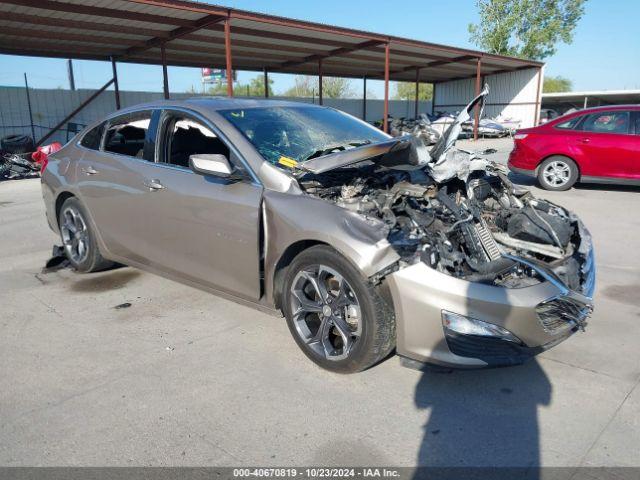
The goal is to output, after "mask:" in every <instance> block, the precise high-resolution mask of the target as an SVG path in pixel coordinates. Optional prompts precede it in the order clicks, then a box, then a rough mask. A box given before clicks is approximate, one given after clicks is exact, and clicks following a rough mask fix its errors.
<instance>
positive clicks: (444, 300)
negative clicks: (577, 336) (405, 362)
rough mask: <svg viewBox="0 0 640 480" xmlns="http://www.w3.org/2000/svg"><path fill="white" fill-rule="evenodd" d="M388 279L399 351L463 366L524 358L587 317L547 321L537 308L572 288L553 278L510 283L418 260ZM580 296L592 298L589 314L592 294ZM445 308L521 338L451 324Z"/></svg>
mask: <svg viewBox="0 0 640 480" xmlns="http://www.w3.org/2000/svg"><path fill="white" fill-rule="evenodd" d="M387 282H388V285H389V289H390V291H391V295H392V298H393V304H394V309H395V313H396V329H397V352H398V354H399V355H401V356H403V357H407V358H409V359H411V360H415V361H418V362H426V363H434V364H438V365H444V366H451V367H457V368H480V367H489V366H493V367H495V366H506V365H515V364H519V363H522V362H524V361H525V360H527V359H528V358H531V357H532V356H534V355H537V354H538V353H540V352H542V351H544V350H546V349H548V348H551V347H552V346H554V345H556V344H558V343H560V342H561V341H563V340H565V339H566V338H568V337H569V336H570V335H572V334H573V333H574V332H575V331H576V330H577V329H578V325H579V323H580V322H581V321H583V320H584V318H580V319H578V321H577V322H572V321H571V320H569V319H568V320H567V321H564V322H563V324H562V325H559V326H558V327H559V328H555V329H551V328H549V327H548V325H547V326H545V325H544V324H543V322H542V321H541V320H540V318H539V316H538V313H537V310H536V309H537V308H538V307H539V306H540V305H541V304H545V302H547V303H548V302H549V301H551V300H553V299H557V298H565V295H567V294H568V293H569V292H567V290H566V289H564V288H563V287H562V286H561V285H558V284H556V283H555V282H551V281H545V282H543V283H540V284H537V285H533V286H530V287H523V288H511V289H509V288H503V287H496V286H492V285H484V284H479V283H474V282H468V281H466V280H461V279H458V278H455V277H451V276H449V275H446V274H444V273H441V272H438V271H436V270H433V269H431V268H429V267H427V266H426V265H425V264H423V263H417V264H415V265H412V266H410V267H407V268H404V269H402V270H400V271H398V272H395V273H393V274H392V275H389V276H388V277H387ZM569 294H570V295H572V294H571V293H569ZM579 297H580V300H582V301H585V302H587V303H585V312H584V314H585V315H588V313H590V309H591V305H590V304H588V302H589V300H588V299H587V298H586V297H582V296H579ZM443 310H446V311H449V312H454V313H456V314H459V315H463V316H466V317H471V318H473V319H476V320H480V321H482V322H486V323H490V324H493V325H498V326H499V327H502V328H504V329H506V330H508V331H509V332H511V333H512V334H513V335H514V336H515V337H517V339H519V340H520V341H521V343H516V342H513V341H508V340H505V339H501V338H496V337H486V336H479V335H467V334H460V333H459V332H454V331H450V330H448V329H445V328H443V324H442V311H443ZM562 314H563V315H564V312H563V313H562ZM580 314H582V312H580ZM563 318H564V317H563Z"/></svg>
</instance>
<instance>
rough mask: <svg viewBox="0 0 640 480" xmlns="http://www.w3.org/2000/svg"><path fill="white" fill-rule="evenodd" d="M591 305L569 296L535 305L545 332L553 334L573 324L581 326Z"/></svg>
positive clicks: (590, 310)
mask: <svg viewBox="0 0 640 480" xmlns="http://www.w3.org/2000/svg"><path fill="white" fill-rule="evenodd" d="M592 311H593V307H592V306H591V305H589V304H585V303H582V302H581V301H579V300H577V299H574V298H571V297H564V296H561V297H556V298H552V299H551V300H547V301H544V302H541V303H539V304H538V306H537V307H536V314H537V316H538V321H539V322H540V325H542V328H543V329H544V331H545V332H547V333H550V334H552V335H555V334H557V333H560V332H562V331H564V330H568V329H570V328H573V327H575V326H578V327H579V328H583V329H584V326H585V325H586V324H587V318H588V317H589V316H590V315H591V312H592Z"/></svg>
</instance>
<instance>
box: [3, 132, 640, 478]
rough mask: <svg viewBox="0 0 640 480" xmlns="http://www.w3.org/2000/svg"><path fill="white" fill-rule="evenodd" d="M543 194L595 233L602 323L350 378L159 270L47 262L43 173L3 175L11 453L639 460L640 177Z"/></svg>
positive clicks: (49, 239)
mask: <svg viewBox="0 0 640 480" xmlns="http://www.w3.org/2000/svg"><path fill="white" fill-rule="evenodd" d="M490 144H491V145H498V146H499V147H500V151H501V153H500V154H498V155H496V156H495V157H496V158H498V159H499V160H501V161H504V159H505V152H508V150H509V149H510V143H509V141H508V140H506V141H505V140H501V141H497V142H495V141H494V142H483V143H481V145H480V146H478V145H477V144H476V145H472V148H476V149H479V148H484V147H485V146H488V145H490ZM515 180H516V181H518V182H519V183H524V184H527V185H531V182H528V181H527V180H526V179H523V178H516V179H515ZM531 188H533V190H535V193H536V194H538V195H540V196H543V197H547V198H549V199H551V200H553V201H557V202H560V203H562V204H564V205H566V206H568V207H569V208H571V209H573V210H575V211H576V212H577V213H578V214H579V215H581V216H582V218H583V219H584V221H585V223H586V224H587V225H588V227H589V228H590V229H591V232H592V234H593V236H594V240H595V245H596V247H597V260H598V268H599V275H598V288H597V292H596V299H595V300H596V311H595V314H594V316H593V318H592V321H591V323H590V325H589V326H588V328H587V331H586V333H579V334H576V335H575V336H574V337H573V338H571V339H569V340H568V341H566V342H565V343H563V344H561V345H559V346H558V347H556V348H554V349H552V350H551V351H549V352H546V353H544V354H543V355H541V356H540V357H538V359H537V360H536V361H533V362H531V363H529V364H527V365H525V366H521V367H513V368H504V369H498V370H485V371H467V372H454V373H450V374H442V373H421V372H418V371H414V370H409V369H406V368H402V367H401V366H400V365H399V362H398V360H397V358H391V359H389V360H387V361H386V362H384V363H382V364H380V365H378V366H376V367H375V368H372V369H370V370H368V371H366V372H364V373H361V374H357V375H350V376H342V375H335V374H331V373H328V372H325V371H323V370H320V369H319V368H317V367H315V366H314V365H313V364H312V363H311V362H310V361H308V360H307V359H306V357H305V356H304V355H303V354H302V353H301V352H300V350H299V349H298V348H297V346H296V345H295V343H294V342H293V340H292V338H291V337H290V335H289V332H288V330H287V327H286V324H285V322H284V320H283V319H280V318H275V317H272V316H268V315H265V314H262V313H259V312H257V311H255V310H252V309H249V308H246V307H242V306H239V305H236V304H234V303H231V302H229V301H226V300H221V299H219V298H217V297H215V296H212V295H209V294H206V293H203V292H200V291H198V290H195V289H192V288H189V287H186V286H182V285H180V284H177V283H174V282H171V281H168V280H165V279H162V278H160V277H157V276H154V275H151V274H147V273H143V272H140V271H138V270H135V269H132V268H122V269H118V270H112V271H109V272H104V273H100V274H92V275H81V274H76V273H73V272H72V271H69V270H62V271H59V272H57V273H50V274H41V273H40V270H41V268H42V266H43V265H44V263H45V261H46V260H47V258H48V257H49V254H50V251H51V246H52V245H53V244H54V242H57V238H56V237H55V236H54V235H53V234H52V233H51V232H50V231H49V229H48V227H47V225H46V222H45V219H44V207H43V203H42V199H41V196H40V185H39V181H38V180H23V181H11V182H2V183H0V286H1V288H0V312H1V313H0V465H4V466H7V465H74V466H76V465H77V466H87V465H91V466H110V465H121V466H128V465H173V466H178V465H189V466H198V465H217V466H222V465H229V466H240V465H262V466H264V465H298V466H300V465H360V466H362V465H371V464H373V465H396V466H401V465H407V466H410V465H416V464H418V463H419V464H422V465H439V466H478V465H484V466H503V465H508V466H537V465H544V466H580V465H596V466H640V454H639V453H638V452H640V388H638V383H639V381H640V348H638V345H640V300H639V295H640V294H639V292H640V235H639V234H640V216H639V215H638V211H640V189H631V188H627V189H624V188H615V187H597V186H589V187H579V188H575V189H572V190H571V191H569V192H565V193H548V192H543V191H540V190H539V189H537V188H536V187H531ZM125 302H129V303H131V307H130V308H122V309H118V308H115V307H116V306H117V305H120V304H122V303H125Z"/></svg>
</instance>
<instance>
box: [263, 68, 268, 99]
mask: <svg viewBox="0 0 640 480" xmlns="http://www.w3.org/2000/svg"><path fill="white" fill-rule="evenodd" d="M264 98H269V71H268V70H267V67H264Z"/></svg>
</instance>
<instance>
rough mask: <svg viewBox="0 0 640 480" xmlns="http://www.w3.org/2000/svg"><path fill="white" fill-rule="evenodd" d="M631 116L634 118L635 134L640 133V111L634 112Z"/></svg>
mask: <svg viewBox="0 0 640 480" xmlns="http://www.w3.org/2000/svg"><path fill="white" fill-rule="evenodd" d="M633 118H634V120H633V124H634V127H635V130H634V131H635V134H636V135H640V111H637V112H635V113H634V115H633Z"/></svg>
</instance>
